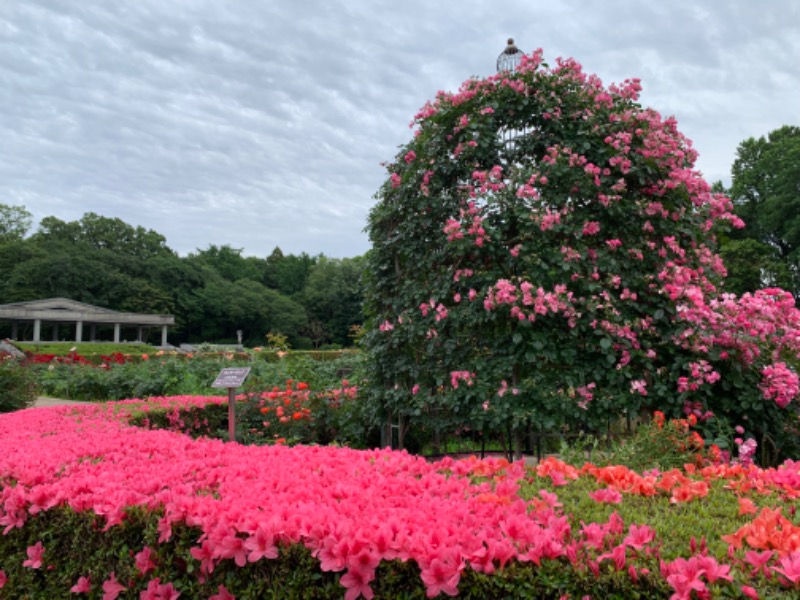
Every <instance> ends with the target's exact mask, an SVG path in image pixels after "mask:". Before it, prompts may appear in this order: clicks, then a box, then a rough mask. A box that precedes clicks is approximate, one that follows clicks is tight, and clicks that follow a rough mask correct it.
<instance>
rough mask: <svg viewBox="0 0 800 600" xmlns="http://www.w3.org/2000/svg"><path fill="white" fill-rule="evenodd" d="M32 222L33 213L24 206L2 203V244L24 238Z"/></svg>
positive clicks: (0, 214)
mask: <svg viewBox="0 0 800 600" xmlns="http://www.w3.org/2000/svg"><path fill="white" fill-rule="evenodd" d="M32 222H33V215H32V214H31V213H30V212H28V210H26V209H25V207H24V206H9V205H7V204H0V244H4V243H7V242H12V241H15V240H21V239H22V238H24V237H25V234H26V233H28V230H29V229H30V227H31V223H32Z"/></svg>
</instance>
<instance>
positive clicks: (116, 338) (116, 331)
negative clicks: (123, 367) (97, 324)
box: [114, 323, 120, 344]
mask: <svg viewBox="0 0 800 600" xmlns="http://www.w3.org/2000/svg"><path fill="white" fill-rule="evenodd" d="M119 330H120V325H119V323H114V343H115V344H119Z"/></svg>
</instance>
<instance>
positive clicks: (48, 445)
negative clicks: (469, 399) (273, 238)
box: [0, 397, 800, 599]
mask: <svg viewBox="0 0 800 600" xmlns="http://www.w3.org/2000/svg"><path fill="white" fill-rule="evenodd" d="M222 401H224V399H223V398H187V397H178V398H158V399H155V400H154V401H153V402H152V403H149V402H145V401H141V400H137V401H125V402H119V403H108V404H106V405H97V406H81V407H71V406H70V407H54V408H49V409H30V410H25V411H19V412H16V413H10V414H6V415H3V416H0V482H2V488H0V527H2V528H3V536H2V538H0V561H2V562H1V563H0V564H2V566H3V570H2V571H0V585H5V586H14V585H15V583H14V582H15V579H16V578H24V577H30V575H25V571H28V572H32V571H37V572H41V573H42V574H43V577H45V578H46V577H49V576H50V575H49V573H51V572H52V573H53V576H54V577H59V578H61V577H63V575H62V574H60V573H59V568H60V567H61V564H60V561H61V557H59V556H58V554H57V553H53V552H52V551H49V550H50V547H51V544H56V543H57V542H44V541H43V540H42V539H38V540H36V541H34V542H33V543H32V544H30V543H28V544H26V543H23V544H22V545H21V546H20V547H19V548H18V549H17V550H13V548H14V546H13V543H12V542H13V540H14V539H15V535H17V533H16V532H25V531H28V530H29V529H30V528H36V527H37V522H38V520H39V519H42V518H45V517H46V515H48V514H50V512H51V511H59V510H70V511H74V512H75V513H76V514H81V513H90V514H93V515H97V516H98V517H99V518H100V521H99V523H98V528H99V529H100V530H102V531H100V532H99V534H102V535H109V536H110V535H114V532H115V531H118V530H119V528H124V527H125V526H126V523H128V522H129V521H130V520H131V519H134V516H133V515H134V513H132V512H131V511H132V510H138V511H144V513H143V514H145V515H151V519H152V530H153V536H152V538H151V542H150V543H146V544H145V545H143V547H140V548H133V549H132V550H131V551H130V558H129V560H128V561H127V563H117V564H115V565H108V566H103V565H88V564H87V565H82V566H81V570H80V571H76V572H74V573H73V572H70V573H69V574H68V577H69V578H70V584H69V586H71V590H70V591H71V593H75V594H85V593H92V590H95V589H96V590H102V594H103V597H106V598H115V597H118V596H120V595H121V594H123V593H125V592H126V591H130V590H137V591H139V592H140V595H141V597H143V598H178V597H179V596H181V595H183V597H189V595H190V594H192V596H191V597H196V596H194V594H198V593H200V592H199V590H200V589H204V590H206V592H205V593H206V596H205V597H215V598H231V597H235V596H233V595H231V593H230V592H229V591H228V587H225V585H223V583H222V582H221V581H219V580H215V579H214V578H215V577H216V576H217V575H216V574H218V573H220V572H222V571H224V570H225V569H246V568H249V566H250V565H253V566H256V565H258V564H260V563H263V562H264V561H266V562H276V561H280V560H281V559H282V557H284V556H285V553H286V552H288V551H289V550H288V549H289V548H292V547H296V548H304V549H305V551H307V552H308V553H309V556H310V557H313V560H314V561H315V562H316V565H317V567H316V568H317V569H319V570H320V571H321V572H322V573H323V574H332V575H335V576H336V577H337V581H338V585H339V586H340V587H339V589H340V590H342V589H343V591H344V596H345V598H348V599H354V598H358V597H364V598H372V597H373V596H374V595H375V586H380V585H381V583H382V582H381V579H380V577H379V573H378V571H379V568H380V567H381V565H382V564H385V563H391V564H396V565H405V564H410V565H416V569H418V571H417V572H418V577H419V580H418V581H419V585H420V586H421V588H422V589H424V590H425V594H426V595H427V596H428V597H435V596H437V595H441V594H445V595H456V594H459V593H462V592H468V588H467V589H466V590H465V589H464V585H465V578H467V579H468V580H469V581H473V579H474V577H476V576H477V575H478V574H484V575H487V576H489V575H491V576H493V577H503V576H504V573H506V569H507V568H508V567H510V566H511V565H512V564H518V565H523V566H527V567H528V568H530V569H533V570H532V571H531V572H529V573H528V572H526V573H527V574H526V575H524V577H526V578H527V577H531V576H533V575H535V573H536V572H537V571H538V570H542V569H545V570H546V569H553V568H556V569H571V570H572V571H573V572H574V578H575V580H576V581H580V580H581V575H580V574H581V573H584V574H585V575H586V576H589V575H591V577H592V578H593V579H592V580H591V581H589V582H588V583H587V585H593V583H592V582H595V583H596V581H595V579H594V578H597V577H605V576H609V577H610V576H611V574H613V573H619V574H620V575H621V576H623V578H624V580H625V581H628V585H636V586H646V589H649V590H651V592H652V594H653V597H666V595H668V594H671V597H672V598H687V599H688V598H693V597H695V596H693V595H692V594H699V595H697V596H696V597H702V594H705V593H708V592H712V591H713V592H714V593H716V591H719V590H722V589H723V588H724V589H726V590H728V592H730V591H732V590H738V589H740V586H741V585H742V582H743V581H744V579H743V577H744V576H745V575H744V574H746V573H748V572H749V570H750V569H751V568H753V567H751V565H750V563H751V562H752V561H753V560H754V559H753V558H752V556H753V555H751V554H750V553H752V552H758V551H767V550H769V551H771V553H770V554H769V556H767V557H766V558H765V559H764V560H763V561H761V562H760V563H759V567H758V568H759V569H761V570H762V571H763V573H764V574H765V579H764V580H765V581H767V578H768V577H769V576H770V574H772V575H771V576H772V581H773V583H772V584H771V585H778V586H782V587H783V588H790V587H793V586H795V584H796V578H795V568H796V564H795V562H793V561H795V556H796V554H797V555H800V554H798V553H800V542H798V540H800V535H799V534H797V531H798V528H797V527H796V526H795V525H794V524H793V523H792V522H791V521H789V520H788V519H786V518H785V517H783V516H782V514H781V509H780V508H777V509H775V510H773V509H767V508H763V509H761V510H757V511H756V513H753V512H752V511H748V513H747V515H746V517H745V518H748V517H750V516H751V515H754V516H753V520H752V521H748V522H747V523H746V524H745V525H744V526H743V527H742V528H741V529H740V530H739V531H735V532H729V534H728V537H727V538H726V539H727V540H728V543H729V544H730V553H729V556H727V557H719V556H717V557H714V556H710V555H708V553H707V552H708V551H707V549H704V548H703V547H701V548H699V549H697V548H695V549H692V553H691V554H690V555H689V556H688V557H679V558H672V559H666V558H663V557H661V554H660V551H659V541H658V538H657V537H656V535H655V531H654V529H653V528H651V527H649V526H647V524H644V523H638V524H637V523H625V522H623V520H622V519H621V518H620V517H619V515H618V514H617V513H616V512H613V513H611V516H610V517H609V519H608V520H607V521H598V522H589V523H581V524H580V526H576V525H575V524H574V521H572V520H571V518H570V515H569V514H567V513H565V512H564V507H563V505H562V504H561V502H560V501H559V497H558V490H559V489H564V488H565V486H570V485H577V482H578V481H582V480H586V481H594V482H596V485H597V486H598V487H596V488H595V491H593V492H591V493H590V497H591V498H592V499H593V501H594V502H596V503H609V502H610V503H613V504H617V505H619V504H620V503H625V502H626V501H627V500H626V498H628V497H631V496H642V497H653V496H664V497H671V498H672V501H673V502H674V503H692V502H698V501H701V499H702V498H704V497H705V496H706V495H707V494H708V491H709V489H710V488H711V486H714V485H716V483H715V482H725V484H726V486H727V487H729V488H730V489H731V490H732V491H734V492H735V493H737V494H741V495H747V494H752V493H756V494H759V495H762V494H770V495H772V496H780V497H788V498H796V497H798V495H800V466H798V465H797V464H796V463H791V462H789V463H787V464H785V465H783V466H782V467H781V468H779V469H768V470H765V469H759V468H757V467H755V466H753V465H743V464H730V465H726V464H716V465H711V464H709V465H707V466H704V467H702V468H697V467H692V468H688V467H687V469H686V470H685V471H678V470H672V471H669V472H664V473H660V472H650V473H648V474H646V475H642V474H638V473H635V472H633V471H631V470H629V469H627V468H625V467H623V466H609V467H597V466H594V465H591V464H588V463H587V464H586V465H584V466H583V467H582V468H578V467H574V466H570V465H568V464H566V463H564V462H562V461H560V460H558V459H556V458H552V457H551V458H548V459H546V460H544V461H542V462H541V463H540V464H539V465H537V466H536V467H535V468H533V469H530V468H526V467H525V466H524V464H523V463H522V462H515V463H509V462H508V461H506V460H498V459H486V460H478V459H476V458H474V457H473V458H470V459H466V460H454V459H451V458H448V459H444V460H442V461H439V462H434V463H431V462H427V461H426V460H424V459H423V458H421V457H415V456H411V455H409V454H406V453H404V452H395V451H390V450H372V451H356V450H350V449H347V448H331V447H310V446H308V447H305V446H297V447H294V448H288V447H285V446H280V445H277V446H261V447H247V446H240V445H238V444H230V443H223V442H221V441H218V440H211V439H196V440H193V439H190V438H188V437H186V436H185V435H182V434H179V433H176V432H172V431H165V430H148V429H141V428H137V427H132V426H130V425H129V423H128V420H129V419H130V418H131V416H132V415H133V414H137V413H138V412H141V411H143V412H146V413H148V412H149V413H152V412H153V411H155V410H159V409H160V410H172V409H173V408H174V407H176V406H184V407H196V406H201V405H203V404H206V405H213V404H216V403H219V402H222ZM159 407H160V408H159ZM546 488H552V489H554V490H555V492H550V491H548V490H547V489H546ZM523 490H528V491H527V492H525V493H523ZM176 536H178V537H176ZM184 536H188V542H187V543H188V547H187V548H186V549H185V554H183V555H182V557H181V558H180V561H183V563H185V564H191V565H192V568H191V570H189V569H187V568H186V567H184V568H183V571H182V573H183V575H181V576H180V577H182V579H181V578H180V577H178V579H171V578H169V579H168V577H170V576H175V577H177V575H175V572H174V570H173V571H170V570H169V569H170V564H173V563H174V561H175V560H176V558H174V557H173V558H172V559H169V560H167V559H166V557H167V556H172V554H170V553H171V552H175V551H176V550H175V548H176V546H175V544H178V543H179V539H184ZM21 539H25V538H21ZM9 544H11V546H9ZM189 574H191V577H190V575H189ZM620 581H622V580H620ZM92 582H97V583H95V584H93V583H92ZM225 583H227V584H228V586H230V584H229V583H228V582H227V581H225ZM749 583H750V585H752V584H753V582H752V581H750V582H749ZM203 586H205V587H203ZM12 589H16V588H13V587H12ZM726 593H727V592H726ZM743 593H744V592H743ZM339 594H341V592H339ZM662 594H663V595H662Z"/></svg>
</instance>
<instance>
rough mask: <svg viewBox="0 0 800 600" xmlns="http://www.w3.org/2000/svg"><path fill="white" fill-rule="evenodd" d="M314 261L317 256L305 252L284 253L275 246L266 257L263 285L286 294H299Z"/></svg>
mask: <svg viewBox="0 0 800 600" xmlns="http://www.w3.org/2000/svg"><path fill="white" fill-rule="evenodd" d="M316 262H317V257H312V256H309V255H308V254H306V253H305V252H302V253H301V254H300V255H298V256H295V255H294V254H288V255H286V254H284V253H283V252H282V251H281V249H280V248H278V247H275V249H274V250H273V251H272V254H270V255H269V256H268V257H267V264H266V268H265V273H264V285H266V286H267V287H268V288H272V289H274V290H278V291H279V292H280V293H281V294H284V295H286V296H293V295H295V294H299V293H300V292H302V291H303V289H304V288H305V286H306V281H307V280H308V276H309V273H310V272H311V267H313V266H314V265H315V264H316Z"/></svg>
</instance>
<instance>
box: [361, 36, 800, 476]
mask: <svg viewBox="0 0 800 600" xmlns="http://www.w3.org/2000/svg"><path fill="white" fill-rule="evenodd" d="M640 89H641V86H640V83H639V81H638V80H627V81H625V82H624V83H622V84H620V85H610V86H608V87H606V86H604V85H603V83H602V82H601V81H600V80H599V78H597V77H596V76H593V75H590V74H587V73H585V72H584V71H583V70H582V68H581V66H580V64H578V63H577V62H576V61H575V60H572V59H558V60H557V61H556V64H555V65H554V66H552V67H549V66H547V65H546V64H545V63H544V62H543V58H542V52H541V51H536V52H534V53H533V54H531V55H530V56H527V57H525V58H524V59H523V61H522V63H521V65H520V66H519V68H518V69H517V70H516V71H514V72H501V73H498V74H496V75H493V76H491V77H487V78H485V79H470V80H468V81H466V82H465V83H464V84H463V85H462V86H461V88H460V89H459V90H458V91H456V92H452V93H450V92H439V93H438V94H437V96H436V98H435V100H434V101H432V102H429V103H428V104H426V105H425V107H423V109H422V110H421V111H420V112H419V114H417V115H416V116H415V117H414V121H413V123H412V127H413V128H414V136H413V139H412V140H411V141H410V142H409V143H408V144H407V145H406V146H405V147H404V148H402V149H401V150H400V151H399V153H398V156H397V158H396V160H395V161H394V162H392V163H390V164H388V165H387V170H388V172H389V179H388V180H387V182H386V184H385V185H384V186H383V187H382V189H381V190H380V191H379V193H378V198H379V202H378V204H377V205H376V206H375V207H374V209H373V211H372V213H371V215H370V222H369V233H370V237H371V240H372V242H373V250H372V252H371V253H370V258H369V260H370V268H369V273H370V275H369V277H368V279H367V295H366V297H367V304H368V307H369V312H370V314H371V315H373V317H374V326H373V327H372V328H371V331H370V332H369V334H368V335H367V337H366V346H367V350H368V352H369V354H370V361H369V362H370V369H371V372H370V374H369V379H370V381H371V382H372V384H373V385H372V386H371V388H370V389H369V390H368V392H369V393H368V395H367V397H368V398H369V399H370V400H371V403H372V405H373V408H374V412H375V414H376V421H380V422H383V423H389V422H390V421H391V422H395V423H397V422H400V423H401V424H402V427H401V430H405V429H407V428H408V427H409V425H410V426H411V428H414V427H416V428H432V429H435V430H439V431H445V432H447V431H453V430H455V429H459V428H462V429H463V428H464V427H469V428H470V429H471V430H473V431H478V432H483V434H484V435H495V436H496V435H499V434H500V433H502V434H503V435H505V434H506V432H507V431H508V430H511V431H512V432H513V431H516V432H517V435H518V436H521V435H522V434H523V433H524V432H526V431H527V430H528V429H529V428H531V427H535V428H537V429H544V430H549V431H553V430H560V429H562V428H566V429H570V430H573V429H576V428H589V429H595V430H597V429H599V428H600V427H602V426H604V425H605V424H606V423H607V422H608V421H609V419H617V418H619V417H620V415H625V414H627V415H628V416H631V417H634V416H636V415H638V414H639V413H640V412H641V411H642V409H644V410H645V411H653V410H661V411H664V412H666V413H667V414H668V416H670V417H677V416H679V415H681V414H682V413H683V412H684V410H685V409H686V408H687V407H691V408H690V410H692V411H694V410H699V411H700V413H701V415H705V416H706V419H711V418H712V417H713V418H714V421H713V422H711V423H709V428H710V429H711V428H712V425H713V428H716V431H714V432H713V433H715V437H716V436H718V435H720V434H721V432H722V433H724V432H726V431H730V430H731V429H732V428H733V427H735V426H742V427H744V428H745V429H746V430H747V435H748V436H752V437H754V439H755V440H756V441H757V442H758V444H759V446H760V447H761V448H762V450H763V451H764V453H766V452H767V451H768V450H769V452H771V455H767V456H762V457H760V458H763V459H765V460H766V461H767V462H770V461H776V460H777V458H779V457H782V458H785V457H787V456H792V455H793V454H792V452H793V450H794V449H797V444H796V439H797V437H798V436H797V435H796V434H797V418H796V413H795V411H794V410H792V407H793V401H794V400H795V399H796V398H797V395H798V377H797V365H798V354H799V353H800V311H798V309H797V308H796V306H795V304H794V299H793V298H792V296H791V294H789V293H788V292H785V291H783V290H779V289H774V288H771V289H766V290H761V291H759V292H756V293H753V294H744V295H743V296H742V297H735V296H733V295H730V294H726V293H724V292H725V274H726V271H725V266H724V264H723V263H722V260H721V259H720V257H719V256H718V255H717V254H716V235H717V234H718V233H719V232H724V231H725V230H726V229H727V228H729V227H742V226H743V225H744V224H743V223H742V222H741V220H740V219H739V218H738V217H736V215H734V214H733V212H732V209H733V206H732V204H731V201H730V200H729V199H728V198H725V197H723V196H722V195H719V194H716V193H713V192H712V191H711V188H710V186H709V185H708V184H707V183H706V182H705V181H704V179H703V178H702V176H701V174H700V173H699V172H698V171H696V170H695V169H694V163H695V160H696V158H697V152H696V151H695V150H694V149H693V148H692V144H691V142H690V140H688V139H687V138H686V137H684V136H683V135H682V134H681V133H680V131H679V130H678V127H677V123H676V121H675V119H674V118H664V117H662V116H661V115H660V114H658V113H657V112H656V111H655V110H652V109H649V108H644V107H642V106H641V105H639V104H638V103H637V99H638V96H639V92H640ZM378 324H380V326H379V325H378ZM465 373H467V374H469V379H468V381H467V380H466V379H465V378H464V377H463V374H465ZM467 382H468V383H469V385H464V383H467ZM507 389H514V390H516V393H515V394H513V395H512V394H506V393H505V390H507ZM411 390H417V393H414V394H411V393H409V392H410V391H411ZM487 401H489V404H488V405H486V404H485V403H486V402H487ZM727 445H728V447H727V448H726V449H727V450H728V451H730V450H731V449H732V443H731V440H727Z"/></svg>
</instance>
